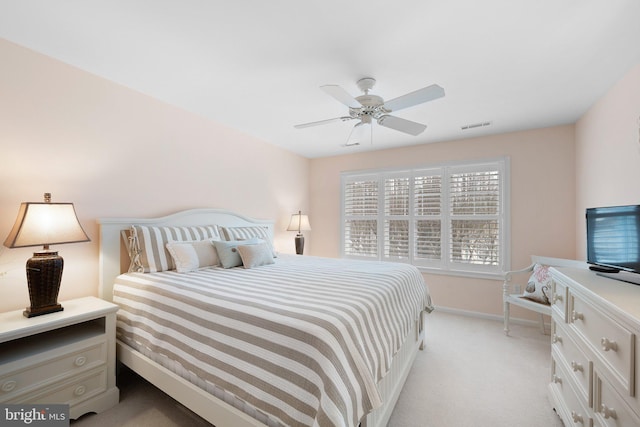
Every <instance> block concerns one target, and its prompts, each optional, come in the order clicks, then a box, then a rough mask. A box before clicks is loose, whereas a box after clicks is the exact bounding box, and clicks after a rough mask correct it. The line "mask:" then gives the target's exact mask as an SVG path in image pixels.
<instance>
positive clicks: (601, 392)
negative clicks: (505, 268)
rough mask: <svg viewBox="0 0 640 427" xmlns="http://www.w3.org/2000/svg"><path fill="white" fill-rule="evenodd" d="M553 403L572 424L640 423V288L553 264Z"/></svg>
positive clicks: (622, 426) (623, 426)
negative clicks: (556, 266)
mask: <svg viewBox="0 0 640 427" xmlns="http://www.w3.org/2000/svg"><path fill="white" fill-rule="evenodd" d="M550 271H551V274H552V276H553V279H554V282H555V284H554V285H553V286H554V288H553V293H552V322H551V327H552V329H551V340H552V345H551V364H552V366H551V382H550V384H549V392H550V396H551V400H552V403H553V405H554V408H555V409H556V411H557V413H558V415H559V416H560V418H562V420H563V422H564V424H565V426H566V427H571V426H586V427H614V426H616V427H637V426H640V354H639V353H640V343H639V340H640V286H638V285H633V284H630V283H625V282H620V281H617V280H613V279H608V278H604V277H600V276H598V275H596V273H595V272H593V271H591V270H589V269H587V268H583V269H581V268H561V267H559V268H552V269H551V270H550Z"/></svg>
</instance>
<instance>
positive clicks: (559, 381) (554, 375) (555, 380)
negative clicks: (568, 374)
mask: <svg viewBox="0 0 640 427" xmlns="http://www.w3.org/2000/svg"><path fill="white" fill-rule="evenodd" d="M551 381H552V382H554V383H556V384H561V383H562V379H561V378H560V377H559V376H557V375H556V374H553V376H552V377H551Z"/></svg>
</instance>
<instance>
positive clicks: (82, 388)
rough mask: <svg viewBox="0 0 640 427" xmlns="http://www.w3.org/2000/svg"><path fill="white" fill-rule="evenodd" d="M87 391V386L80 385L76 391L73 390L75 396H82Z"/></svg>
mask: <svg viewBox="0 0 640 427" xmlns="http://www.w3.org/2000/svg"><path fill="white" fill-rule="evenodd" d="M86 391H87V388H86V387H85V386H83V385H79V386H78V387H76V389H75V390H73V394H75V395H76V396H82V395H83V394H85V392H86Z"/></svg>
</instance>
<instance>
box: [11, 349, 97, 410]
mask: <svg viewBox="0 0 640 427" xmlns="http://www.w3.org/2000/svg"><path fill="white" fill-rule="evenodd" d="M106 361H107V343H106V341H105V340H103V339H99V340H96V339H92V340H89V342H86V343H85V344H84V345H82V344H80V345H75V346H70V348H69V351H67V352H66V353H63V354H61V355H58V354H56V356H54V357H52V356H51V355H50V354H48V352H47V353H45V354H39V355H36V356H33V357H30V358H27V359H24V360H21V361H18V362H14V363H10V364H6V365H4V366H0V373H1V374H2V375H1V376H0V402H5V401H9V400H11V399H14V398H15V397H17V396H20V395H22V394H23V393H29V392H31V391H32V390H34V389H41V388H42V387H47V386H48V385H49V384H50V383H53V382H57V381H62V380H64V378H67V377H71V376H73V375H77V374H79V373H82V372H85V371H87V370H90V369H92V368H95V367H97V366H101V365H104V364H105V363H106Z"/></svg>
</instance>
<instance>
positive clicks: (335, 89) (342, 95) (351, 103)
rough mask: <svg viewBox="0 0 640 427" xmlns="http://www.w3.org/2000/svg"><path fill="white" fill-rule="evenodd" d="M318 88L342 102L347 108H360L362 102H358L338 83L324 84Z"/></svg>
mask: <svg viewBox="0 0 640 427" xmlns="http://www.w3.org/2000/svg"><path fill="white" fill-rule="evenodd" d="M320 89H322V90H323V91H324V93H326V94H327V95H329V96H332V97H333V98H335V99H336V100H338V101H339V102H341V103H343V104H344V105H346V106H347V107H349V108H360V107H362V104H360V103H359V102H358V100H357V99H355V98H354V97H353V96H351V95H349V93H348V92H347V91H346V90H344V89H342V88H341V87H340V86H338V85H324V86H320Z"/></svg>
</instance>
